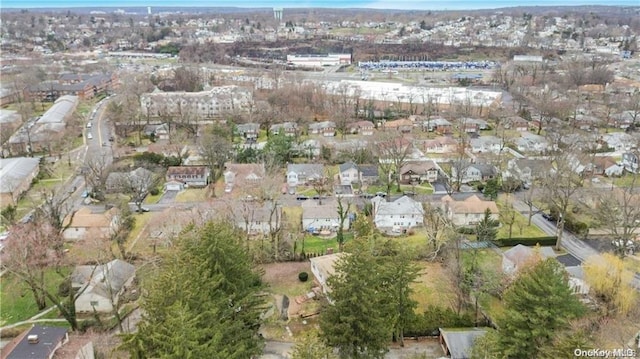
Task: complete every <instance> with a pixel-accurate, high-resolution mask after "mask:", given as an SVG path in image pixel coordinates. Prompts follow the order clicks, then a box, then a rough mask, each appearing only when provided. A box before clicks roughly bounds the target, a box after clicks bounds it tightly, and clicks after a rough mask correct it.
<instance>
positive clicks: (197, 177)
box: [165, 166, 211, 187]
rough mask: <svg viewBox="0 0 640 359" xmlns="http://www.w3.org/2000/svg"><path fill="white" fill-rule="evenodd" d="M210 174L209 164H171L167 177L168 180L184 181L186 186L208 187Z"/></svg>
mask: <svg viewBox="0 0 640 359" xmlns="http://www.w3.org/2000/svg"><path fill="white" fill-rule="evenodd" d="M210 174H211V171H210V170H209V167H207V166H170V167H169V168H167V174H166V175H165V178H166V181H167V182H172V181H175V182H182V183H183V184H184V187H206V186H207V185H208V184H209V176H210Z"/></svg>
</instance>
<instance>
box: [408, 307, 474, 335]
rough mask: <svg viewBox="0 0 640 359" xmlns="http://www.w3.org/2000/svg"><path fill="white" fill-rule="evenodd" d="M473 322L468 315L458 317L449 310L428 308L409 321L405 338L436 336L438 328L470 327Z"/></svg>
mask: <svg viewBox="0 0 640 359" xmlns="http://www.w3.org/2000/svg"><path fill="white" fill-rule="evenodd" d="M472 326H473V320H472V318H471V316H470V315H469V314H462V315H458V314H457V313H456V312H455V311H453V310H452V309H450V308H441V307H435V306H429V307H428V308H427V310H425V311H424V313H422V314H420V315H416V316H415V318H414V320H411V321H410V323H409V325H408V327H407V329H406V331H405V335H406V336H436V335H438V334H439V328H464V327H472Z"/></svg>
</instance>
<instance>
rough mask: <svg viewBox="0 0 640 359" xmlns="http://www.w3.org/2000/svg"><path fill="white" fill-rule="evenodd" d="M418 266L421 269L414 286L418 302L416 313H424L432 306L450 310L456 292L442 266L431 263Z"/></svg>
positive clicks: (414, 296)
mask: <svg viewBox="0 0 640 359" xmlns="http://www.w3.org/2000/svg"><path fill="white" fill-rule="evenodd" d="M416 264H418V266H420V268H421V273H420V276H419V277H418V279H417V282H416V283H414V284H413V285H412V287H413V290H414V294H413V299H415V300H416V301H417V302H418V306H417V307H416V312H417V313H422V312H424V310H425V309H426V308H427V307H428V306H430V305H433V306H440V307H443V308H450V307H451V303H453V298H454V292H453V288H452V287H451V281H450V280H449V279H448V278H447V276H446V274H445V270H444V268H443V267H442V265H441V264H439V263H430V262H416Z"/></svg>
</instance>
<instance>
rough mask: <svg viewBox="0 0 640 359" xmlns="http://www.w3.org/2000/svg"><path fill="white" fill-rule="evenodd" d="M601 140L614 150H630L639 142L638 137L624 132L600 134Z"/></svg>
mask: <svg viewBox="0 0 640 359" xmlns="http://www.w3.org/2000/svg"><path fill="white" fill-rule="evenodd" d="M602 142H604V143H606V144H607V146H608V147H609V148H611V149H612V150H613V151H616V152H624V151H631V150H632V149H634V148H637V147H638V145H639V144H640V139H639V138H638V137H636V136H632V135H630V134H628V133H624V132H612V133H607V134H605V135H603V136H602Z"/></svg>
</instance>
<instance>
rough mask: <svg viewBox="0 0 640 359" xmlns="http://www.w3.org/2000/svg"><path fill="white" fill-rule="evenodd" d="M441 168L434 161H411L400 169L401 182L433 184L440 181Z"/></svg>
mask: <svg viewBox="0 0 640 359" xmlns="http://www.w3.org/2000/svg"><path fill="white" fill-rule="evenodd" d="M439 172H440V167H438V165H437V164H436V163H435V162H433V161H411V162H407V163H405V164H404V165H403V166H402V168H401V169H400V182H401V183H405V184H410V183H424V182H429V183H433V182H436V181H437V180H438V173H439Z"/></svg>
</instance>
